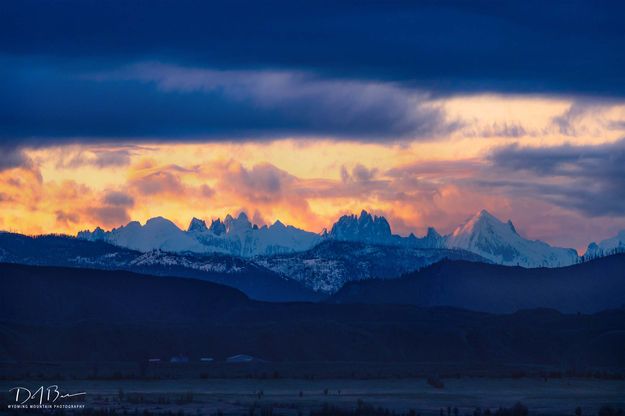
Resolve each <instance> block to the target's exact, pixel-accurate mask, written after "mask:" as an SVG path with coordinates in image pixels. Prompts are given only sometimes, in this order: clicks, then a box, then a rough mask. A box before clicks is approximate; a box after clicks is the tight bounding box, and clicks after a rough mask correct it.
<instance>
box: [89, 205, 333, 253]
mask: <svg viewBox="0 0 625 416" xmlns="http://www.w3.org/2000/svg"><path fill="white" fill-rule="evenodd" d="M78 238H82V239H85V240H91V241H96V240H102V241H106V242H109V243H111V244H115V245H118V246H122V247H127V248H132V249H135V250H139V251H143V252H146V251H150V250H165V251H172V252H194V253H223V254H230V255H235V256H241V257H252V256H258V255H270V254H276V253H289V252H293V251H303V250H307V249H309V248H311V247H312V246H314V245H315V244H317V243H318V242H319V241H320V240H321V237H320V236H319V235H318V234H315V233H311V232H308V231H304V230H300V229H298V228H295V227H292V226H285V225H284V224H282V223H281V222H280V221H276V222H275V223H274V224H273V225H271V226H269V227H267V226H263V227H260V228H259V227H258V226H257V225H254V224H252V223H251V222H250V221H249V219H248V218H247V215H245V213H241V214H239V216H238V217H237V218H234V217H232V216H230V215H228V216H226V218H225V219H224V221H223V222H222V221H221V220H219V219H217V220H214V221H213V222H212V224H211V225H210V227H207V226H206V222H205V221H203V220H201V219H198V218H193V219H192V220H191V223H190V224H189V228H188V230H187V231H183V230H181V229H179V228H178V227H177V226H176V225H175V224H174V223H172V222H171V221H169V220H167V219H165V218H162V217H157V218H152V219H150V220H148V221H147V222H146V224H145V225H143V226H142V225H141V224H140V223H139V222H137V221H133V222H130V223H128V225H126V226H122V227H119V228H116V229H113V230H111V231H108V232H107V231H104V230H102V229H101V228H96V229H95V230H94V231H93V232H90V231H81V232H80V233H78Z"/></svg>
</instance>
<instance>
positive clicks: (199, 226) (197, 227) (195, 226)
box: [187, 217, 208, 233]
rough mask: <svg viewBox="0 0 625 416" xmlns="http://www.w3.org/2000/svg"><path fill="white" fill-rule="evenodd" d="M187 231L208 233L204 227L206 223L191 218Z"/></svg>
mask: <svg viewBox="0 0 625 416" xmlns="http://www.w3.org/2000/svg"><path fill="white" fill-rule="evenodd" d="M187 231H189V232H200V233H202V232H206V231H208V227H206V221H204V220H201V219H199V218H195V217H193V219H191V222H190V223H189V228H187Z"/></svg>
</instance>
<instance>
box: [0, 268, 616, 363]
mask: <svg viewBox="0 0 625 416" xmlns="http://www.w3.org/2000/svg"><path fill="white" fill-rule="evenodd" d="M624 334H625V310H614V311H606V312H602V313H600V314H595V315H562V314H560V313H558V312H555V311H553V310H533V311H524V312H519V313H515V314H512V315H499V316H498V315H490V314H486V313H479V312H469V311H463V310H457V309H449V308H433V309H423V308H417V307H414V306H408V305H336V304H314V303H264V302H257V301H253V300H250V299H248V298H246V297H245V296H244V295H243V294H242V293H240V292H238V291H236V290H234V289H231V288H227V287H223V286H220V285H215V284H211V283H208V282H202V281H197V280H191V279H189V280H187V279H177V278H165V277H154V276H143V275H137V274H134V273H128V272H120V271H98V270H80V269H73V268H51V267H35V266H21V265H7V264H1V265H0V340H1V341H2V342H1V343H0V344H1V345H2V348H0V354H1V356H0V360H4V361H7V360H8V361H13V360H16V361H34V360H49V361H116V360H122V361H128V360H144V359H146V358H147V357H163V358H166V357H170V356H172V355H176V354H184V355H187V356H189V357H191V358H192V359H197V358H198V357H201V356H213V357H217V358H223V357H226V356H229V355H234V354H239V353H245V354H251V355H254V356H257V357H261V358H263V359H266V360H271V361H376V362H406V361H412V362H424V363H425V362H427V363H453V364H454V365H456V366H459V367H460V368H462V367H463V366H472V367H473V368H474V367H476V366H478V367H480V368H483V369H485V370H489V369H492V368H494V367H497V366H501V365H546V366H559V368H570V367H575V368H577V369H580V368H584V367H585V366H592V365H601V366H604V367H607V368H612V369H618V370H622V368H623V367H622V366H623V353H622V351H621V350H616V349H614V348H612V349H610V348H608V347H606V346H605V345H604V342H609V343H611V344H610V345H622V341H625V336H624ZM613 343H616V344H613Z"/></svg>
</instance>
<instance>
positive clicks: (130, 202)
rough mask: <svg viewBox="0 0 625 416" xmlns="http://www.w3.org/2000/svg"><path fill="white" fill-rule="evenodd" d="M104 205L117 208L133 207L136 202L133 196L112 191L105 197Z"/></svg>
mask: <svg viewBox="0 0 625 416" xmlns="http://www.w3.org/2000/svg"><path fill="white" fill-rule="evenodd" d="M104 203H105V204H107V205H112V206H117V207H132V206H134V204H135V200H134V198H133V197H132V196H131V195H128V194H126V193H124V192H120V191H110V192H108V193H107V194H105V195H104Z"/></svg>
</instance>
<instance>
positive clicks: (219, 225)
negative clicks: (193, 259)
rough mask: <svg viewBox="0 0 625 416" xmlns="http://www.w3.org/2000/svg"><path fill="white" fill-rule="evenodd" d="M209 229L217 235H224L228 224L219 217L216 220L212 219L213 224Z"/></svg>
mask: <svg viewBox="0 0 625 416" xmlns="http://www.w3.org/2000/svg"><path fill="white" fill-rule="evenodd" d="M228 216H229V215H228ZM231 218H232V217H231ZM208 231H210V232H211V233H213V234H215V235H222V234H225V233H226V225H225V224H224V223H223V222H221V219H219V218H217V219H216V220H213V221H211V226H210V228H209V229H208Z"/></svg>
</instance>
